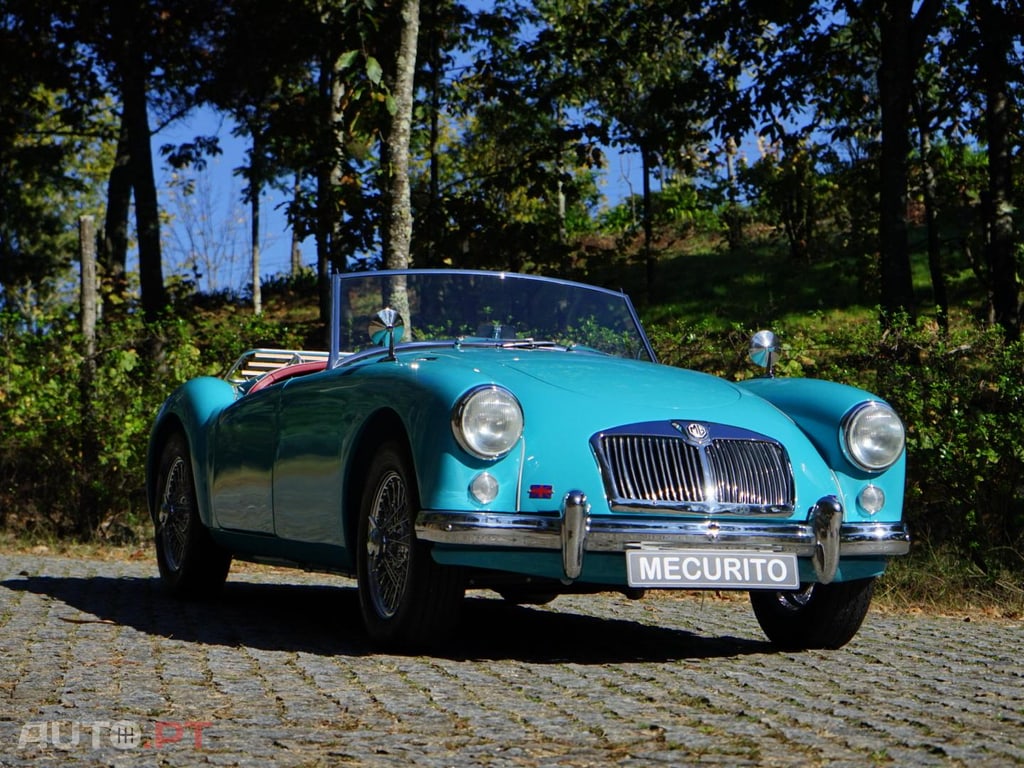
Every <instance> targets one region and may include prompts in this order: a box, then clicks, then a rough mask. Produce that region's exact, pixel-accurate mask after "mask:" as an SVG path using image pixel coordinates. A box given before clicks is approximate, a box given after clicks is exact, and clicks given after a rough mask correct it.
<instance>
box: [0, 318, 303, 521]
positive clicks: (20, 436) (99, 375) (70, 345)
mask: <svg viewBox="0 0 1024 768" xmlns="http://www.w3.org/2000/svg"><path fill="white" fill-rule="evenodd" d="M186 318H187V319H186ZM42 325H43V326H44V327H45V332H39V331H36V330H34V329H33V328H30V327H28V326H26V324H25V322H24V318H22V317H21V316H20V315H17V314H15V313H11V312H5V313H3V314H0V347H2V350H3V356H4V359H5V360H7V361H8V363H7V365H5V366H4V368H3V369H2V370H0V527H5V528H7V529H10V530H14V531H20V532H23V533H27V534H31V535H37V536H63V535H80V536H82V537H85V538H88V537H90V536H93V535H107V536H112V537H114V536H119V535H121V534H123V533H124V532H125V531H130V530H132V529H134V528H136V527H137V526H138V525H139V524H140V523H141V522H142V521H144V520H145V519H146V514H147V512H146V505H145V498H144V488H145V477H144V467H145V451H146V444H147V439H148V435H149V429H150V426H151V424H152V420H153V418H154V416H155V415H156V412H157V409H158V408H159V406H160V403H162V402H163V400H164V398H166V397H167V395H168V394H169V393H170V392H171V390H172V389H173V388H174V387H175V386H177V385H178V384H180V383H182V382H184V381H186V380H187V379H190V378H193V377H195V376H200V375H216V374H218V373H222V372H224V371H225V370H226V369H227V368H228V367H229V366H230V365H231V364H232V363H233V362H234V360H235V359H236V358H237V357H238V356H239V355H240V354H241V353H242V352H243V351H244V350H245V349H247V348H249V347H255V346H288V347H292V346H299V345H300V344H301V341H302V333H303V330H304V329H303V328H302V326H301V325H292V324H288V323H278V322H274V321H272V320H270V319H268V318H267V317H265V316H258V317H256V316H253V315H252V313H251V312H247V311H246V310H243V309H242V308H240V307H238V306H236V305H234V304H231V303H228V302H226V303H223V304H222V305H221V306H219V307H218V308H216V309H215V311H214V310H211V309H210V308H203V307H200V306H197V305H194V304H188V305H185V304H183V305H180V306H179V307H178V315H176V316H175V315H169V316H167V317H165V318H164V319H162V320H161V321H160V322H158V323H156V324H151V325H147V324H145V323H144V322H143V320H142V319H141V317H140V316H139V315H138V314H128V315H126V316H124V317H122V318H119V319H118V320H117V321H116V322H111V323H107V324H105V325H104V326H103V328H102V333H101V336H100V339H99V346H98V351H97V356H96V366H95V376H94V378H93V379H92V381H91V382H90V381H89V380H88V378H87V370H88V369H87V366H86V362H87V361H86V360H85V358H84V355H83V350H84V342H83V340H82V337H81V335H80V332H79V330H78V328H77V318H76V316H75V313H74V312H73V311H72V309H71V308H70V307H67V306H65V307H63V308H61V309H59V310H57V311H54V312H53V313H52V314H51V315H50V316H48V317H46V318H43V320H42ZM86 498H89V499H90V500H91V502H92V503H94V504H95V507H96V509H97V510H98V515H97V517H96V518H95V519H89V518H88V511H87V509H86V506H87V505H85V504H84V503H83V502H84V500H85V499H86Z"/></svg>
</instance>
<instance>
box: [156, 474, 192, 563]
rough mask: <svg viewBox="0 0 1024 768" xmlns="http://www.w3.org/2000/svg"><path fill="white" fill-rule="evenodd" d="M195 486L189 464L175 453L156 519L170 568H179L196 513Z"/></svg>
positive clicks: (158, 533)
mask: <svg viewBox="0 0 1024 768" xmlns="http://www.w3.org/2000/svg"><path fill="white" fill-rule="evenodd" d="M192 497H193V489H192V486H191V478H190V477H189V473H188V467H187V466H186V464H185V460H184V459H183V458H182V457H181V456H176V457H175V458H174V460H173V462H172V464H171V467H170V469H169V470H168V473H167V481H166V483H164V490H163V498H162V499H161V502H160V513H159V517H158V519H157V529H158V532H157V535H158V536H160V538H161V539H162V541H163V545H164V557H165V558H166V560H167V567H168V568H169V569H170V570H171V571H175V572H177V571H180V570H181V564H182V562H183V561H184V558H185V547H186V546H187V545H188V530H189V522H190V520H191V518H192V514H193V505H192Z"/></svg>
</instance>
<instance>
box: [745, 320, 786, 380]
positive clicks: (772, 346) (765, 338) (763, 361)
mask: <svg viewBox="0 0 1024 768" xmlns="http://www.w3.org/2000/svg"><path fill="white" fill-rule="evenodd" d="M781 352H782V349H781V347H779V342H778V339H777V338H776V337H775V334H774V333H772V332H771V331H758V332H757V333H755V334H754V336H753V338H751V340H750V359H751V360H752V361H753V363H754V365H759V366H761V367H762V368H764V369H765V375H766V376H774V375H775V363H776V362H778V359H779V354H780V353H781Z"/></svg>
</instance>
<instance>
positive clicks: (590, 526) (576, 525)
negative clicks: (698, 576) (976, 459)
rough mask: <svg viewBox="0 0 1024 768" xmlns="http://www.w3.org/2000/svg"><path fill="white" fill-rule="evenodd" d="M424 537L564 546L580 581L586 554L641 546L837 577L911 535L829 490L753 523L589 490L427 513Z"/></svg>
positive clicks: (904, 546)
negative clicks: (689, 514)
mask: <svg viewBox="0 0 1024 768" xmlns="http://www.w3.org/2000/svg"><path fill="white" fill-rule="evenodd" d="M416 535H417V537H418V538H419V539H421V540H423V541H432V542H436V543H440V544H455V545H466V546H492V547H511V548H529V549H559V550H561V552H562V567H563V571H564V574H565V578H566V579H570V580H571V579H576V578H578V577H579V575H580V573H581V571H582V569H583V557H584V554H585V553H587V552H625V551H626V550H627V549H639V548H695V547H696V548H700V547H706V548H708V549H744V550H766V551H772V552H789V553H792V554H795V555H797V556H798V557H810V558H811V559H812V562H813V564H814V570H815V575H816V576H817V579H818V581H820V582H821V583H825V584H827V583H828V582H830V581H832V579H833V578H834V577H835V574H836V569H837V568H838V565H839V558H840V557H847V556H889V555H903V554H906V553H907V552H908V551H909V550H910V534H909V533H908V531H907V527H906V525H905V524H904V523H902V522H897V523H871V522H867V523H845V524H844V523H843V510H842V506H841V505H840V503H839V501H838V499H836V498H835V497H833V496H826V497H825V498H823V499H821V500H819V501H818V503H817V504H815V505H814V507H813V508H812V509H811V512H810V514H809V515H808V519H807V521H806V522H800V523H794V522H779V521H775V522H766V521H758V522H751V521H746V520H713V519H693V520H681V519H678V518H663V517H661V516H640V515H608V516H605V515H599V516H594V515H591V514H590V505H589V504H588V503H587V498H586V495H585V494H583V493H582V492H580V491H570V492H569V493H567V494H566V495H565V498H564V499H563V501H562V509H561V514H560V515H558V516H556V515H541V514H497V513H491V512H438V511H424V512H421V513H420V514H419V517H418V518H417V520H416Z"/></svg>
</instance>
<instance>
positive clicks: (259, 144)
mask: <svg viewBox="0 0 1024 768" xmlns="http://www.w3.org/2000/svg"><path fill="white" fill-rule="evenodd" d="M262 166H263V141H262V140H261V138H260V130H259V128H256V127H253V129H252V156H251V157H250V158H249V173H250V178H249V211H250V218H251V221H250V230H249V236H250V238H251V240H252V244H251V248H252V311H253V313H254V314H257V315H258V314H261V313H262V312H263V293H262V291H261V287H262V286H261V285H260V188H261V187H262V184H263V167H262Z"/></svg>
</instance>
